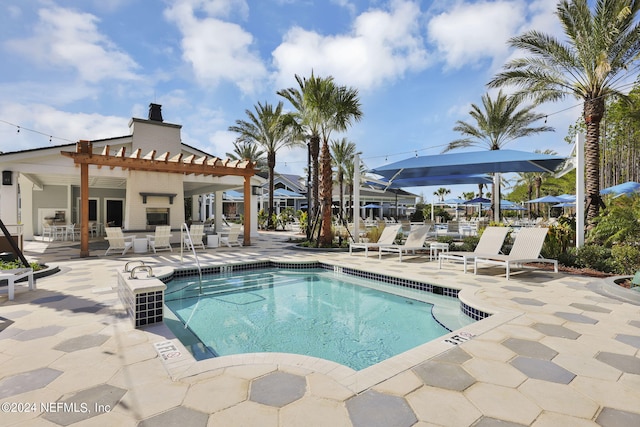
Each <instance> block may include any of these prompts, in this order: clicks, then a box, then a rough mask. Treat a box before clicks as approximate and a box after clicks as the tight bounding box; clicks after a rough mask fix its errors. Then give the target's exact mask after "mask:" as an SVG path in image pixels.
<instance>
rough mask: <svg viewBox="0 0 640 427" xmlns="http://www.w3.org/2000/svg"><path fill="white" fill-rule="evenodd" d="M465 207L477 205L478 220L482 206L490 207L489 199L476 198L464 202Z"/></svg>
mask: <svg viewBox="0 0 640 427" xmlns="http://www.w3.org/2000/svg"><path fill="white" fill-rule="evenodd" d="M464 204H465V205H477V206H478V218H480V213H481V212H482V207H483V206H482V205H486V206H489V205H491V199H487V198H484V197H476V198H475V199H471V200H467V201H466V202H464Z"/></svg>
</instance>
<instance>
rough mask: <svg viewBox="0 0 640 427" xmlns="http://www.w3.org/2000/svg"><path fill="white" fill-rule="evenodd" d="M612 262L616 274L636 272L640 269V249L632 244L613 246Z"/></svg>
mask: <svg viewBox="0 0 640 427" xmlns="http://www.w3.org/2000/svg"><path fill="white" fill-rule="evenodd" d="M611 258H612V260H611V263H612V264H613V271H614V272H615V273H616V274H620V275H627V274H634V273H635V272H636V271H638V270H640V249H639V248H638V247H636V246H631V245H614V246H613V247H612V248H611Z"/></svg>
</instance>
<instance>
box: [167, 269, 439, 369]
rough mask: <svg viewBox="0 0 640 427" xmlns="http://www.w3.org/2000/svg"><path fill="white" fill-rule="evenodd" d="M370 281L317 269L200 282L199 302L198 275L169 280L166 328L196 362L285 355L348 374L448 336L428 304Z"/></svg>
mask: <svg viewBox="0 0 640 427" xmlns="http://www.w3.org/2000/svg"><path fill="white" fill-rule="evenodd" d="M372 283H375V282H374V281H371V280H365V279H360V278H356V277H352V276H349V275H345V274H336V273H334V272H333V271H328V270H324V269H306V270H282V269H264V270H250V271H240V272H234V273H232V274H220V275H212V276H203V282H202V295H200V296H199V295H198V292H199V283H198V279H197V277H196V278H194V277H187V278H180V279H174V280H172V281H171V282H170V283H169V284H168V288H167V290H166V292H165V304H166V306H167V307H168V308H169V309H170V310H171V311H172V312H173V313H174V314H175V319H174V321H171V319H170V316H169V317H168V318H167V319H166V322H167V324H168V325H169V327H170V328H171V329H172V330H173V331H174V333H176V335H177V336H178V337H179V338H180V339H181V340H182V341H183V343H184V344H185V345H186V346H187V347H189V348H190V349H191V351H192V352H193V354H194V356H195V358H196V359H204V358H209V357H215V356H224V355H231V354H240V353H253V352H284V353H296V354H303V355H310V356H315V357H320V358H323V359H328V360H332V361H335V362H338V363H341V364H343V365H346V366H349V367H351V368H353V369H355V370H360V369H364V368H366V367H368V366H371V365H374V364H376V363H378V362H380V361H382V360H385V359H388V358H390V357H392V356H394V355H397V354H400V353H402V352H404V351H407V350H409V349H411V348H413V347H416V346H418V345H420V344H423V343H426V342H428V341H431V340H433V339H435V338H438V337H440V336H442V335H444V334H446V333H448V332H449V330H448V329H447V328H445V327H444V326H442V325H441V324H440V323H438V322H437V321H436V320H435V319H434V317H433V316H432V309H433V305H432V304H429V303H426V302H422V301H418V300H416V299H412V298H407V297H405V296H399V295H395V294H391V293H388V292H383V291H380V290H377V289H372V288H371V284H372ZM387 286H390V285H387ZM178 321H179V322H180V323H178ZM191 334H193V335H191Z"/></svg>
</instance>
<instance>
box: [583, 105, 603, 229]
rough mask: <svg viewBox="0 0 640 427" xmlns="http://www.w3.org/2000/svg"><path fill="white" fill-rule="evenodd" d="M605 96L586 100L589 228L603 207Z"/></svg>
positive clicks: (586, 167)
mask: <svg viewBox="0 0 640 427" xmlns="http://www.w3.org/2000/svg"><path fill="white" fill-rule="evenodd" d="M604 108H605V104H604V98H596V99H588V100H586V101H585V102H584V122H585V124H586V126H587V136H586V139H585V169H586V179H585V187H586V196H587V209H586V210H587V221H586V223H587V228H589V229H590V228H592V227H593V226H594V219H595V217H596V216H598V212H599V211H600V208H601V207H602V199H601V198H600V121H601V120H602V117H603V114H604Z"/></svg>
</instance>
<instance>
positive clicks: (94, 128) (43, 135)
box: [0, 104, 129, 152]
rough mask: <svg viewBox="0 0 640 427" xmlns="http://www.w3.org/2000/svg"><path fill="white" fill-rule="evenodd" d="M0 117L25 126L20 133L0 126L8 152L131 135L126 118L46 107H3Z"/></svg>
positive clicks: (12, 127) (2, 146)
mask: <svg viewBox="0 0 640 427" xmlns="http://www.w3.org/2000/svg"><path fill="white" fill-rule="evenodd" d="M0 116H1V117H3V120H5V121H6V122H9V123H12V124H15V125H20V126H21V127H22V128H21V130H20V132H17V129H16V128H15V127H14V126H8V125H5V124H3V126H0V141H1V143H0V144H1V145H0V151H5V152H7V151H18V150H21V149H25V148H31V147H44V146H47V145H60V144H68V143H73V142H77V141H78V140H80V139H88V140H92V139H101V138H110V137H114V136H122V135H128V134H129V128H128V126H127V123H128V120H127V119H126V118H123V117H116V116H104V115H101V114H85V113H72V112H67V111H61V110H57V109H55V108H53V107H51V106H49V105H43V104H4V105H2V106H1V107H0ZM29 129H33V130H34V131H37V132H32V131H30V130H29ZM49 138H51V142H49Z"/></svg>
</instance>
